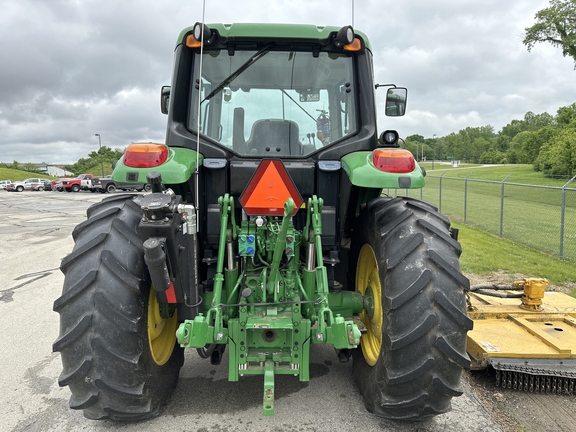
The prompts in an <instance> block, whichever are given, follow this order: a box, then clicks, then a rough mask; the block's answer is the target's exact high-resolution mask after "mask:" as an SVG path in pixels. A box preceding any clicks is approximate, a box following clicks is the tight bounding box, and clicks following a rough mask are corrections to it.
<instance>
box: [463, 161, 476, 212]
mask: <svg viewBox="0 0 576 432" xmlns="http://www.w3.org/2000/svg"><path fill="white" fill-rule="evenodd" d="M472 172H474V171H472ZM472 172H471V173H470V174H468V175H467V176H466V178H465V179H464V223H466V209H467V208H468V177H470V176H471V175H472Z"/></svg>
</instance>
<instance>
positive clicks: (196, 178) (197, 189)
mask: <svg viewBox="0 0 576 432" xmlns="http://www.w3.org/2000/svg"><path fill="white" fill-rule="evenodd" d="M205 13H206V0H203V1H202V29H204V16H205ZM204 33H205V32H204V31H202V33H201V36H200V66H199V68H198V69H199V75H200V76H199V77H198V81H199V83H200V84H199V88H198V115H197V116H196V120H197V123H196V170H195V171H194V184H195V186H194V188H195V191H194V195H195V197H194V201H195V202H194V205H195V206H196V220H197V221H198V222H199V221H200V211H199V207H200V187H199V186H198V182H199V170H198V165H199V163H200V116H201V115H202V97H201V96H202V58H203V54H204Z"/></svg>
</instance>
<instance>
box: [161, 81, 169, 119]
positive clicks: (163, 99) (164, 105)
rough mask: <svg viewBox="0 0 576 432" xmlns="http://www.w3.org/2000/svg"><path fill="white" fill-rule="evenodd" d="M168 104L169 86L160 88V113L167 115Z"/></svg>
mask: <svg viewBox="0 0 576 432" xmlns="http://www.w3.org/2000/svg"><path fill="white" fill-rule="evenodd" d="M169 103H170V86H162V90H161V91H160V111H162V114H168V105H169Z"/></svg>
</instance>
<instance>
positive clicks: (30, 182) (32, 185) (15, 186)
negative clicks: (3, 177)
mask: <svg viewBox="0 0 576 432" xmlns="http://www.w3.org/2000/svg"><path fill="white" fill-rule="evenodd" d="M45 180H46V179H40V178H29V179H26V180H21V181H16V182H14V183H12V184H11V185H10V189H8V190H9V191H11V192H22V191H25V190H30V191H38V190H44V181H45Z"/></svg>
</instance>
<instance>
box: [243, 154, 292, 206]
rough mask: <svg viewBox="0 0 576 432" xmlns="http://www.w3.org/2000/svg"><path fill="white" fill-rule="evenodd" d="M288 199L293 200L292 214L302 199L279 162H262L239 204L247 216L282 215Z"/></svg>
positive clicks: (268, 160) (267, 160)
mask: <svg viewBox="0 0 576 432" xmlns="http://www.w3.org/2000/svg"><path fill="white" fill-rule="evenodd" d="M288 198H292V199H293V200H294V205H295V207H294V212H293V213H292V214H293V215H294V214H295V213H296V211H298V208H299V207H300V206H301V205H302V197H301V196H300V193H299V192H298V190H297V189H296V186H294V183H293V182H292V179H291V178H290V175H289V174H288V172H287V171H286V168H284V164H283V163H282V161H280V160H270V159H266V160H263V161H262V162H261V163H260V165H259V166H258V169H256V172H255V173H254V175H253V176H252V179H251V180H250V182H249V183H248V186H247V187H246V189H245V190H244V192H243V193H242V195H241V196H240V204H242V206H243V207H244V210H246V213H247V214H249V215H254V216H255V215H263V216H266V215H282V214H284V204H285V203H286V200H287V199H288Z"/></svg>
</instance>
